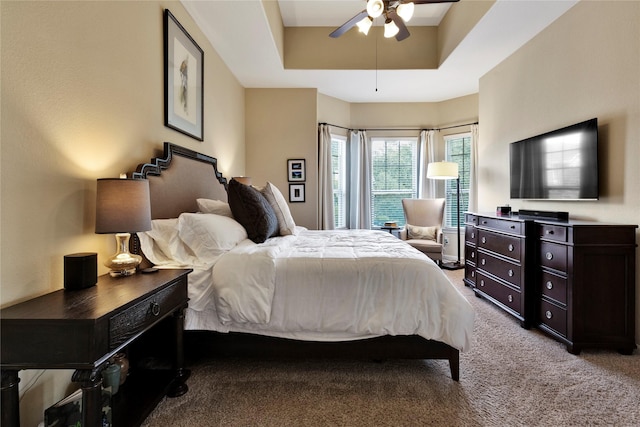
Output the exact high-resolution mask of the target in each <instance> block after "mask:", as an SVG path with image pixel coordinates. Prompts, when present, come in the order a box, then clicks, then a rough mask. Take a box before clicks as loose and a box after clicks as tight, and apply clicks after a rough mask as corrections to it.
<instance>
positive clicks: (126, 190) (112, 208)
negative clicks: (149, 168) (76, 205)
mask: <svg viewBox="0 0 640 427" xmlns="http://www.w3.org/2000/svg"><path fill="white" fill-rule="evenodd" d="M147 230H151V206H150V202H149V181H147V180H146V179H118V178H113V179H112V178H106V179H99V180H98V185H97V192H96V233H98V234H105V233H108V234H115V235H116V244H117V248H118V249H117V252H116V253H115V254H114V255H113V256H112V257H111V258H109V259H107V261H105V263H104V264H105V265H106V266H107V267H109V268H110V269H111V272H110V274H111V276H114V277H115V276H128V275H131V274H133V273H135V270H136V267H137V266H138V265H139V264H140V262H141V261H142V257H140V256H139V255H134V254H131V253H129V238H130V237H131V235H130V233H136V232H138V231H147Z"/></svg>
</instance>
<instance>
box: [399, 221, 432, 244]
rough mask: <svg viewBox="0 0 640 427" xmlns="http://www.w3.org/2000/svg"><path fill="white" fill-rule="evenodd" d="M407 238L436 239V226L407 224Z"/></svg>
mask: <svg viewBox="0 0 640 427" xmlns="http://www.w3.org/2000/svg"><path fill="white" fill-rule="evenodd" d="M406 227H407V238H408V239H419V240H434V241H435V240H436V239H437V234H438V227H420V226H417V225H411V224H407V225H406Z"/></svg>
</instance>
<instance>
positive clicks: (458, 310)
mask: <svg viewBox="0 0 640 427" xmlns="http://www.w3.org/2000/svg"><path fill="white" fill-rule="evenodd" d="M189 281H190V283H193V284H194V287H195V288H196V289H197V292H193V288H192V289H190V298H191V299H192V301H198V304H196V305H195V306H191V307H190V310H188V311H187V322H186V328H187V329H210V330H217V331H221V332H229V331H236V332H251V333H258V334H264V335H271V336H280V337H287V338H295V339H306V340H316V341H318V340H320V341H335V340H349V339H358V338H364V337H371V336H379V335H388V334H389V335H413V334H417V335H421V336H422V337H424V338H427V339H434V340H438V341H442V342H445V343H447V344H449V345H451V346H453V347H455V348H457V349H460V350H463V351H464V350H466V349H468V348H469V346H470V337H471V334H472V330H473V319H474V312H473V309H472V307H471V305H470V304H469V302H468V301H467V300H466V299H465V298H464V296H463V295H462V294H461V293H460V292H459V291H458V290H457V289H456V288H455V287H454V286H453V285H452V284H451V283H450V282H449V280H448V279H447V277H446V276H445V275H444V273H443V272H442V271H441V270H440V268H439V267H438V266H437V265H436V264H435V263H434V262H433V261H431V260H430V259H429V258H428V257H426V256H425V255H424V254H422V253H420V252H419V251H417V250H415V249H414V248H412V247H411V246H409V245H407V244H406V243H405V242H403V241H401V240H398V239H397V238H395V237H394V236H392V235H391V234H389V233H385V232H381V231H371V230H350V231H310V230H303V231H301V232H300V233H298V235H293V236H285V237H276V238H271V239H269V240H268V241H267V242H265V243H262V244H255V243H253V242H251V241H250V240H244V241H242V242H241V243H240V244H238V245H237V246H236V247H235V248H234V249H232V250H230V251H229V252H227V253H225V254H223V255H220V256H217V257H216V258H215V262H213V267H212V268H211V269H210V270H209V269H199V270H196V271H195V272H194V273H192V274H191V275H190V278H189ZM202 295H206V296H207V298H206V300H204V299H203V298H202ZM203 300H204V301H205V303H203Z"/></svg>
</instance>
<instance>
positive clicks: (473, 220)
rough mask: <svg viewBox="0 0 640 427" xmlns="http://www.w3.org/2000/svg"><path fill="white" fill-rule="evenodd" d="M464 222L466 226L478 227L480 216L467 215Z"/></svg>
mask: <svg viewBox="0 0 640 427" xmlns="http://www.w3.org/2000/svg"><path fill="white" fill-rule="evenodd" d="M464 222H465V224H473V225H478V216H477V215H474V214H470V213H465V214H464Z"/></svg>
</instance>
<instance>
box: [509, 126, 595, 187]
mask: <svg viewBox="0 0 640 427" xmlns="http://www.w3.org/2000/svg"><path fill="white" fill-rule="evenodd" d="M509 161H510V174H511V198H512V199H547V200H594V199H597V198H598V119H591V120H587V121H584V122H582V123H577V124H575V125H572V126H567V127H565V128H562V129H558V130H554V131H552V132H547V133H544V134H542V135H538V136H534V137H531V138H527V139H524V140H522V141H518V142H513V143H511V144H510V146H509Z"/></svg>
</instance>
